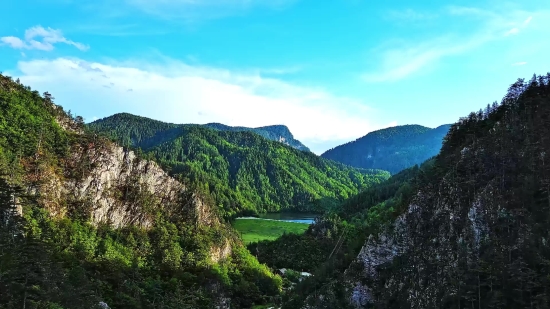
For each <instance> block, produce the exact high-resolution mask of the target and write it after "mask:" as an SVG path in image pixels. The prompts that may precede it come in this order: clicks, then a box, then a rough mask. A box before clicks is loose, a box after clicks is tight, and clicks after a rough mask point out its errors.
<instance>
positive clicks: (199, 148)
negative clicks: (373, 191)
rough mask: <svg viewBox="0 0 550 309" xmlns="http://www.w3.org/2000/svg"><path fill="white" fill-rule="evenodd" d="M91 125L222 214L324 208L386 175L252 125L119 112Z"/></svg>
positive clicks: (377, 181) (322, 209) (228, 215)
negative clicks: (223, 127) (151, 160)
mask: <svg viewBox="0 0 550 309" xmlns="http://www.w3.org/2000/svg"><path fill="white" fill-rule="evenodd" d="M90 128H91V129H93V130H94V131H97V132H102V133H104V134H107V135H108V136H110V137H112V138H113V139H115V140H118V141H120V142H121V143H126V144H130V145H132V146H135V147H138V148H139V149H141V150H142V151H143V152H145V153H148V154H150V155H152V156H154V157H155V158H156V159H157V161H158V162H160V163H161V164H162V166H163V167H164V168H165V169H167V170H170V171H171V173H172V174H173V175H175V176H176V177H180V178H181V179H186V180H187V181H188V182H190V183H191V184H192V185H193V186H194V187H195V188H197V189H198V190H201V191H202V192H204V193H205V194H207V195H210V196H212V197H213V198H214V200H215V202H216V204H217V205H220V210H221V211H222V213H223V215H224V216H225V217H233V216H236V215H239V214H253V213H260V212H277V211H282V210H294V211H308V210H310V211H319V212H320V211H324V210H326V209H328V208H331V207H334V206H336V205H338V204H339V203H340V202H341V201H342V200H344V199H346V198H348V197H350V196H352V195H354V194H357V193H358V192H359V190H361V189H364V188H366V187H369V186H371V185H373V184H376V183H379V182H380V181H383V180H385V179H387V178H388V177H389V174H388V173H387V172H385V171H380V170H361V169H356V168H351V167H347V166H345V165H342V164H339V163H336V162H333V161H329V160H325V159H322V158H320V157H318V156H316V155H315V154H313V153H309V152H302V151H299V150H296V149H293V148H291V147H288V146H285V145H283V144H281V143H278V142H274V141H270V140H267V139H265V138H263V137H261V136H260V135H257V134H255V133H253V132H246V131H245V132H239V131H218V130H213V129H209V128H205V127H201V126H197V125H181V126H178V125H173V124H166V123H162V122H159V121H154V120H151V119H147V118H142V117H137V116H132V115H128V114H122V115H120V114H118V115H115V116H113V117H111V118H107V119H103V120H101V121H96V122H94V123H92V124H90Z"/></svg>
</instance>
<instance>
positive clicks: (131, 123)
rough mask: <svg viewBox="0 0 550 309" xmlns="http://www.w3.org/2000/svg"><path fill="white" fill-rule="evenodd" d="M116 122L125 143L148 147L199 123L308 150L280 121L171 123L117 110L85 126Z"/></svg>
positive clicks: (103, 126)
mask: <svg viewBox="0 0 550 309" xmlns="http://www.w3.org/2000/svg"><path fill="white" fill-rule="evenodd" d="M117 125H123V126H124V127H125V128H123V129H121V130H120V131H121V132H124V135H125V137H128V138H129V139H128V140H126V141H125V142H127V143H130V144H129V145H132V146H136V147H148V146H150V145H151V144H160V143H161V142H163V141H166V139H170V137H171V136H172V135H171V134H172V130H173V129H175V128H182V127H188V126H201V127H206V128H211V129H214V130H218V131H231V132H254V133H256V134H258V135H260V136H263V137H264V138H267V139H269V140H272V141H276V142H280V143H282V144H285V145H288V146H290V147H292V148H296V149H298V150H302V151H309V148H307V147H306V146H305V145H304V144H302V143H301V142H300V141H299V140H296V139H294V136H293V135H292V133H291V132H290V130H289V129H288V128H287V127H286V126H284V125H273V126H265V127H259V128H247V127H231V126H227V125H224V124H221V123H208V124H204V125H197V124H173V123H166V122H162V121H158V120H153V119H150V118H146V117H141V116H135V115H132V114H128V113H120V114H115V115H113V116H110V117H106V118H103V119H99V120H96V121H94V122H92V123H91V124H90V125H89V126H90V127H91V128H94V129H96V130H100V131H101V130H103V131H105V130H109V131H111V132H112V131H113V128H114V127H116V126H117ZM112 133H115V132H112ZM115 134H116V133H115ZM126 134H128V136H126Z"/></svg>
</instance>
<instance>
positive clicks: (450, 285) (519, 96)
mask: <svg viewBox="0 0 550 309" xmlns="http://www.w3.org/2000/svg"><path fill="white" fill-rule="evenodd" d="M549 136H550V74H548V75H546V76H539V77H537V76H534V77H533V78H532V79H531V80H530V81H528V82H525V81H524V80H522V79H520V80H518V81H517V82H516V83H514V84H513V85H512V86H511V87H510V88H509V90H508V93H507V94H506V96H505V97H504V98H503V100H502V102H501V104H497V103H496V102H495V103H494V104H493V105H488V106H487V107H486V108H485V109H484V110H480V111H479V112H476V113H471V114H470V115H469V116H468V117H465V118H461V119H460V120H459V121H458V122H457V123H455V124H453V125H452V126H451V128H450V130H449V133H448V135H447V136H446V138H445V141H444V144H443V147H442V149H441V152H440V154H439V155H438V156H436V157H435V158H434V160H433V161H431V162H429V164H428V165H426V166H425V167H424V168H421V169H419V170H418V171H416V172H414V170H411V171H412V172H413V174H415V175H412V176H413V177H412V178H411V179H410V180H409V181H406V182H403V181H402V180H403V179H402V180H399V179H397V178H395V177H397V176H399V177H402V176H404V175H403V174H400V175H396V176H394V178H391V179H390V180H388V181H387V182H385V183H384V184H382V185H380V186H377V187H376V189H375V188H373V189H371V190H367V191H366V192H365V193H363V194H361V195H359V196H358V197H357V198H356V199H354V200H351V201H350V203H348V204H347V206H346V205H344V208H343V212H342V213H341V214H340V215H341V216H343V217H346V216H349V215H348V214H349V213H352V214H367V215H366V216H362V215H360V216H359V217H357V216H356V215H354V217H356V218H355V219H354V218H350V220H352V221H355V220H356V219H359V221H358V222H365V223H367V224H368V222H369V221H371V222H372V220H373V219H374V218H376V217H377V215H376V214H378V213H380V210H387V211H391V213H393V215H391V216H389V217H387V218H386V219H384V218H383V217H379V218H381V221H380V223H384V222H386V223H385V224H378V226H379V227H378V228H376V229H374V230H372V231H371V232H367V233H365V234H364V235H363V239H367V240H366V242H365V244H364V246H363V247H362V249H361V250H360V252H359V254H358V256H357V258H356V259H355V261H354V262H353V263H352V264H351V266H350V267H349V268H348V269H347V270H346V271H345V274H344V275H340V276H339V277H338V276H336V275H333V276H332V279H326V280H325V281H324V282H321V283H318V285H317V286H315V290H314V291H312V290H311V289H309V290H307V289H304V287H308V286H311V284H314V283H316V282H317V281H315V280H314V279H312V280H310V281H309V282H304V285H303V286H302V288H301V290H300V291H302V292H304V291H305V292H307V293H309V297H307V300H306V301H305V302H306V304H307V305H304V304H303V303H299V304H296V303H295V302H292V301H289V302H287V305H286V306H283V308H345V307H346V306H348V305H346V304H345V303H346V302H347V301H349V300H351V304H350V306H351V305H353V307H355V308H548V307H549V306H550V292H549V289H548V287H549V285H550V279H549V278H550V276H549V275H550V266H549V265H550V263H549V261H550V247H549V245H548V239H549V237H550V232H549V230H548V225H549V224H550V215H549V214H550V186H549V184H550V167H549V165H548V164H547V163H546V161H548V160H547V159H546V155H547V154H548V153H549V152H550V138H549ZM407 173H408V171H407ZM407 177H408V176H405V178H404V179H406V178H407ZM392 182H394V183H395V185H392V184H391V183H392ZM383 186H386V187H387V188H388V189H391V188H392V187H393V188H394V189H391V190H389V191H386V193H383V191H379V189H380V188H381V187H383ZM395 188H399V189H398V190H397V191H395ZM376 191H378V193H375V192H376ZM392 191H394V192H395V194H394V195H393V196H392V197H391V198H390V199H388V200H386V201H384V202H382V203H380V202H379V199H378V198H377V197H376V196H378V197H380V198H382V199H384V198H386V197H387V196H388V194H389V195H391V194H392ZM368 192H370V193H368ZM399 195H400V196H399ZM388 202H389V203H390V204H389V205H390V206H389V208H388V205H385V204H388ZM373 205H374V206H373ZM376 208H379V209H378V210H376ZM371 212H372V213H371ZM384 212H386V211H382V213H384ZM356 222H357V221H356ZM313 228H314V227H312V229H313ZM308 280H309V279H308ZM306 281H307V280H306ZM302 295H303V294H302Z"/></svg>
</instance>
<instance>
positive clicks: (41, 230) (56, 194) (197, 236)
mask: <svg viewBox="0 0 550 309" xmlns="http://www.w3.org/2000/svg"><path fill="white" fill-rule="evenodd" d="M85 131H86V130H85V128H84V124H83V122H82V118H80V117H75V118H73V117H72V116H71V115H67V114H66V113H65V112H64V111H63V109H62V108H61V107H60V106H57V105H55V104H53V102H52V98H51V96H50V95H49V94H47V93H45V94H44V96H43V97H42V96H40V95H39V93H38V92H36V91H31V90H30V88H29V87H26V86H23V85H21V84H19V82H15V81H12V80H11V78H9V77H5V76H3V75H0V274H1V276H0V307H2V308H25V307H26V308H75V309H76V308H97V305H98V304H99V303H100V301H103V302H105V303H107V304H108V305H109V306H110V307H111V308H158V306H159V304H162V306H163V307H164V308H213V307H216V306H220V308H228V304H230V305H231V308H249V307H250V306H252V305H254V304H264V303H265V302H267V301H269V300H270V298H271V297H275V296H277V295H278V294H279V293H280V288H281V282H280V281H281V279H280V278H279V277H278V276H275V275H273V274H272V273H271V272H270V271H269V269H268V268H267V267H265V266H263V265H260V264H259V263H258V261H257V260H256V259H255V258H254V257H253V256H251V255H250V253H248V251H246V249H245V248H244V246H243V245H242V243H241V242H240V240H239V238H238V236H237V234H236V232H235V231H233V230H232V229H231V226H230V225H228V224H226V223H224V222H223V220H221V218H220V217H219V215H218V211H217V208H216V207H212V206H213V205H214V204H213V202H212V200H211V197H209V196H208V195H205V194H202V193H200V192H198V191H197V190H196V189H195V188H193V186H190V185H189V184H186V183H182V182H180V181H178V180H176V179H174V178H172V177H170V176H169V175H168V174H167V173H166V172H165V171H163V170H162V169H161V168H160V166H159V165H158V164H157V163H155V162H152V161H149V160H145V159H144V158H142V157H138V156H136V155H135V154H134V153H133V152H132V151H128V150H127V149H123V148H122V147H120V146H118V145H116V144H114V143H112V142H111V141H109V140H107V139H105V138H102V137H99V136H97V135H96V134H91V133H86V132H85ZM102 308H103V307H102Z"/></svg>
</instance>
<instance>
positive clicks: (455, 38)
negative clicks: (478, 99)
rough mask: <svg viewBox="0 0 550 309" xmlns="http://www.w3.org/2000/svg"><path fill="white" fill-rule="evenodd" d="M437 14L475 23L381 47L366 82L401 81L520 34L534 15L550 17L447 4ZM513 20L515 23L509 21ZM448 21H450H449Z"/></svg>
mask: <svg viewBox="0 0 550 309" xmlns="http://www.w3.org/2000/svg"><path fill="white" fill-rule="evenodd" d="M440 13H441V15H445V18H448V19H451V18H461V19H464V18H469V19H470V20H468V21H466V20H458V21H460V22H461V23H462V24H466V23H474V24H475V25H477V26H476V28H474V31H471V32H469V33H457V32H456V31H451V30H447V29H445V28H442V29H441V31H443V33H440V34H437V35H436V36H435V37H432V38H431V39H427V40H423V41H420V42H418V41H408V40H407V41H406V42H405V43H402V42H401V46H395V44H394V47H391V48H383V49H381V50H382V52H381V53H379V54H378V57H380V59H379V60H378V61H377V64H378V63H380V65H379V68H378V69H377V70H374V71H370V72H367V73H365V74H363V75H362V78H363V79H364V80H365V81H367V82H393V81H398V80H402V79H405V78H407V77H409V76H411V75H413V74H416V73H419V72H422V71H426V70H427V69H429V68H431V67H434V66H435V65H436V64H437V63H438V62H439V61H442V60H443V59H445V58H447V57H450V56H457V55H461V54H464V53H466V52H469V51H472V50H474V49H475V48H478V47H480V46H483V45H485V44H487V43H489V42H491V41H495V40H499V39H502V38H503V37H507V36H511V35H516V34H519V33H520V32H521V31H522V30H524V29H525V28H526V27H527V25H528V24H529V23H530V22H531V21H532V19H533V16H534V15H539V16H537V17H541V16H545V17H546V18H548V17H550V13H549V12H548V11H540V12H537V13H536V14H535V13H529V12H524V11H510V12H504V13H499V12H493V11H488V10H484V9H480V8H472V7H458V6H450V7H447V8H445V9H444V10H443V11H441V12H440ZM402 15H403V16H404V17H409V19H418V18H421V17H422V16H423V15H426V16H430V15H429V14H427V13H419V12H415V11H411V10H408V11H403V12H402ZM525 16H528V17H527V18H526V17H525ZM472 19H473V20H472ZM539 19H540V18H538V19H537V20H539ZM514 20H515V21H516V22H510V21H514ZM521 21H523V22H521ZM448 24H452V23H451V22H449V23H448ZM510 27H512V28H510ZM445 31H447V33H445ZM386 45H388V44H386ZM375 57H376V56H375Z"/></svg>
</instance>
